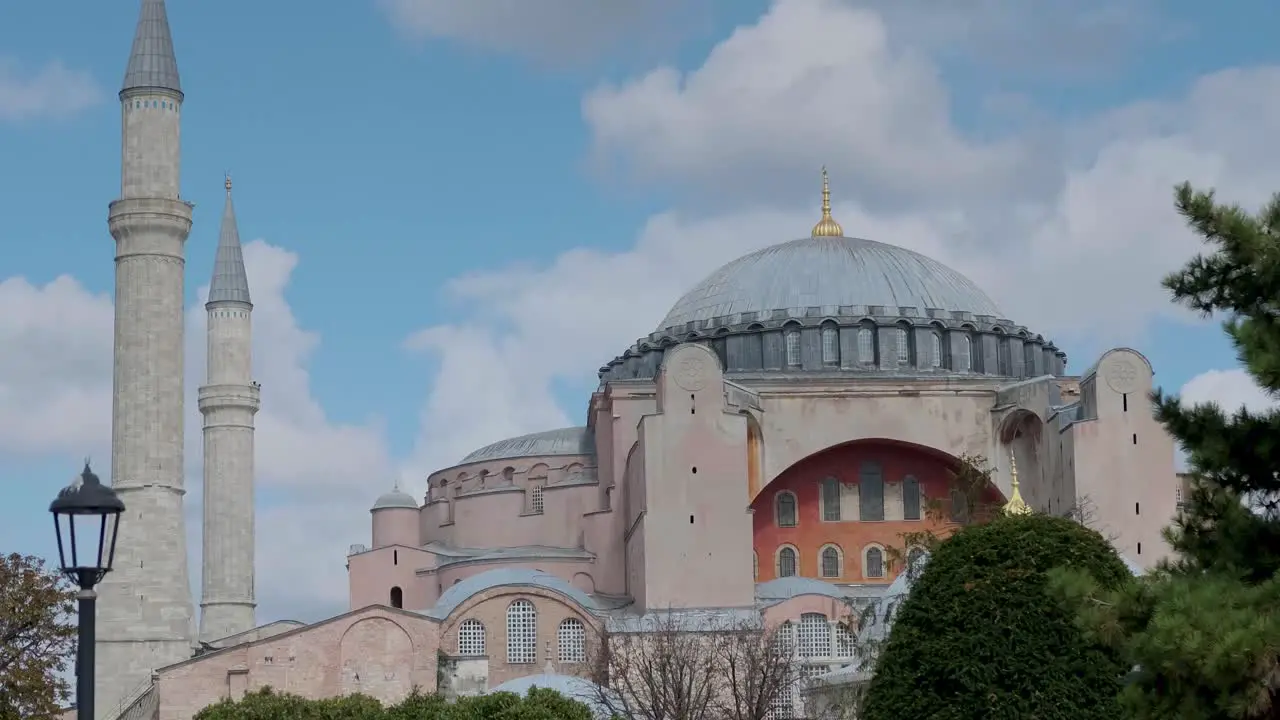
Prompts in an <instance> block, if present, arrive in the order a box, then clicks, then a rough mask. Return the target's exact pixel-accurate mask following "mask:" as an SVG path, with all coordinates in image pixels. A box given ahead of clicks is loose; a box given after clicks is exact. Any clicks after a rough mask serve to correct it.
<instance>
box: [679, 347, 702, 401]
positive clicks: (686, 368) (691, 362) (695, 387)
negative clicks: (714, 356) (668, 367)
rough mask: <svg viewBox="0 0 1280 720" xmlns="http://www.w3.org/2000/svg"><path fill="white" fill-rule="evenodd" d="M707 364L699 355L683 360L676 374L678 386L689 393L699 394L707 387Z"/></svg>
mask: <svg viewBox="0 0 1280 720" xmlns="http://www.w3.org/2000/svg"><path fill="white" fill-rule="evenodd" d="M706 364H707V361H706V360H705V359H703V358H701V357H698V356H697V355H690V356H687V357H685V358H683V359H681V360H680V364H679V365H678V366H677V367H676V369H675V373H674V375H675V381H676V385H679V386H680V387H681V388H683V389H685V390H688V391H689V392H697V391H699V390H701V389H702V388H704V387H706V386H707V373H706Z"/></svg>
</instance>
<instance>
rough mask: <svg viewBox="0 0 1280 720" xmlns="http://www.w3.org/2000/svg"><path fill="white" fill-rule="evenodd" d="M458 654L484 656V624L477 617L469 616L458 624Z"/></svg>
mask: <svg viewBox="0 0 1280 720" xmlns="http://www.w3.org/2000/svg"><path fill="white" fill-rule="evenodd" d="M458 654H459V655H461V656H462V657H482V656H483V655H484V654H485V647H484V625H482V624H480V621H479V620H476V619H475V618H468V619H466V620H463V621H462V624H461V625H459V626H458Z"/></svg>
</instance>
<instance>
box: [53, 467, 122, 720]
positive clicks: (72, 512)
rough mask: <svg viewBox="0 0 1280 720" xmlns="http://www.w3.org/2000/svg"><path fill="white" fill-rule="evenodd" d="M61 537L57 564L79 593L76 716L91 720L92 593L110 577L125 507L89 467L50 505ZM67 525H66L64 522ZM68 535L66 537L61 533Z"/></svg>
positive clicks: (92, 676) (92, 662) (96, 595)
mask: <svg viewBox="0 0 1280 720" xmlns="http://www.w3.org/2000/svg"><path fill="white" fill-rule="evenodd" d="M49 512H51V513H53V526H54V529H55V530H56V531H57V534H58V564H59V565H60V566H61V568H62V572H63V574H64V575H66V576H67V577H69V578H71V582H74V583H75V584H76V585H78V586H79V587H80V592H79V593H78V594H77V595H76V599H77V600H78V601H79V603H80V607H79V616H80V635H79V639H78V642H77V647H76V714H77V715H78V716H79V718H80V720H93V678H94V667H93V664H94V660H93V642H94V637H93V636H94V633H95V627H94V621H95V619H96V618H95V613H96V612H97V609H96V605H97V600H98V594H97V593H95V592H94V591H93V587H94V586H95V585H97V584H98V583H99V582H101V581H102V578H103V576H104V575H106V574H107V573H108V572H110V571H111V563H112V561H113V560H114V559H115V554H116V529H117V527H118V526H119V524H120V515H121V514H122V513H123V512H124V503H123V502H121V501H120V498H118V497H116V494H115V491H114V490H112V489H111V488H109V487H107V486H106V485H103V484H102V482H101V481H100V480H98V476H97V475H94V474H93V471H92V470H90V469H89V463H88V462H85V464H84V472H82V473H80V477H78V478H76V480H75V481H74V482H72V483H71V484H70V485H68V486H66V487H65V488H63V489H62V490H60V491H59V492H58V497H57V498H55V499H54V501H53V502H52V503H50V504H49ZM64 519H65V522H63V520H64ZM64 530H65V532H66V535H65V536H64V535H63V532H64Z"/></svg>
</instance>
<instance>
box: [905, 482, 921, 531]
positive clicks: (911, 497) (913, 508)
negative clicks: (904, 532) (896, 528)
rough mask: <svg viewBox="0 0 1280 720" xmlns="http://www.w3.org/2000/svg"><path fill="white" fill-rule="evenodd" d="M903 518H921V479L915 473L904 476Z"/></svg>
mask: <svg viewBox="0 0 1280 720" xmlns="http://www.w3.org/2000/svg"><path fill="white" fill-rule="evenodd" d="M902 519H903V520H919V519H920V481H919V480H917V479H916V477H915V476H914V475H908V476H906V477H904V478H902Z"/></svg>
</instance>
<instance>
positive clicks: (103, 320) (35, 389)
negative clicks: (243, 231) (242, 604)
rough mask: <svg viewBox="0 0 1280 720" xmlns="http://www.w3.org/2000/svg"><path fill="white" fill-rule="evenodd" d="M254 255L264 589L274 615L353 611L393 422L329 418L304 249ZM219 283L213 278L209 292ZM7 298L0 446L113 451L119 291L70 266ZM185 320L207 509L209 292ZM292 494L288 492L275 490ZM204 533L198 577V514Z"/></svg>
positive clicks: (189, 408)
mask: <svg viewBox="0 0 1280 720" xmlns="http://www.w3.org/2000/svg"><path fill="white" fill-rule="evenodd" d="M244 253H245V266H246V271H247V273H248V275H249V281H250V287H251V288H252V291H253V299H254V303H255V305H254V314H253V321H254V372H255V375H256V379H257V380H258V381H259V382H260V383H261V384H262V397H263V406H262V410H261V412H259V414H258V417H257V427H258V430H257V435H256V441H257V446H256V450H257V452H256V465H257V467H256V470H257V482H258V488H259V491H260V494H259V497H260V498H266V499H268V500H267V501H266V502H261V503H260V508H259V518H258V523H257V533H258V574H259V578H260V582H259V584H258V587H259V593H260V596H261V597H260V600H261V602H262V603H263V609H264V612H265V613H272V612H281V611H283V609H285V608H291V607H294V606H299V605H300V606H301V607H303V608H312V609H315V608H328V609H341V608H342V607H343V604H344V602H345V598H346V581H345V570H343V562H344V557H345V555H346V548H347V546H348V545H349V544H350V543H352V542H362V541H366V540H367V536H368V526H367V519H368V516H367V515H366V514H365V513H364V512H363V510H364V509H365V508H366V507H367V506H368V505H369V504H370V503H371V502H372V498H373V497H375V496H376V495H377V494H378V493H381V492H383V491H384V490H385V489H388V488H389V487H390V486H391V482H392V476H391V472H392V465H391V462H390V460H389V457H388V451H387V448H386V445H385V438H384V433H383V431H382V427H381V425H380V424H378V423H376V422H371V423H366V424H359V425H356V424H348V423H341V422H335V421H334V420H332V419H331V418H328V417H326V415H325V412H324V410H323V408H322V407H321V405H320V402H319V400H318V399H317V398H316V397H315V396H314V395H313V393H312V391H311V386H310V375H309V373H308V364H309V360H310V356H311V354H312V352H314V350H315V349H316V347H317V346H318V344H319V337H318V336H317V335H316V334H315V333H313V332H309V331H307V330H304V329H302V328H301V327H300V326H299V324H298V321H297V318H296V317H295V316H294V314H293V311H292V309H291V308H290V306H289V302H288V298H287V295H286V293H287V290H288V283H289V279H290V277H291V275H292V273H293V270H294V268H295V267H296V265H297V263H298V256H297V255H296V254H294V253H292V252H289V251H287V250H284V249H282V248H279V247H276V246H273V245H270V244H268V243H265V242H263V241H260V240H256V241H254V242H251V243H249V244H247V245H246V246H245V248H244ZM207 291H208V288H207V286H202V287H201V288H200V290H199V296H200V297H204V296H205V295H206V294H207ZM0 307H2V308H4V310H5V312H3V313H0V458H3V457H24V456H39V455H68V456H71V457H74V458H79V457H82V456H84V455H91V456H95V457H108V456H109V454H110V440H111V395H112V392H111V362H112V360H111V357H112V317H113V309H112V305H111V299H110V298H109V297H107V296H105V295H95V294H92V293H90V292H88V291H87V290H85V289H84V288H83V286H81V285H80V284H79V283H78V282H77V281H76V280H75V279H73V278H70V277H60V278H58V279H56V280H54V281H52V282H50V283H48V284H46V285H43V286H38V285H34V284H32V283H30V282H29V281H27V280H25V279H23V278H20V277H17V278H8V279H6V280H3V281H0ZM186 332H187V335H186V352H187V383H186V384H187V403H186V461H187V488H188V490H189V495H188V498H189V499H190V501H191V502H190V503H189V505H190V506H191V507H190V510H191V511H192V512H194V513H196V514H195V515H194V516H195V517H198V516H199V515H198V511H199V510H198V502H199V497H200V486H201V471H202V468H201V447H202V443H201V417H200V413H199V410H198V408H197V407H196V403H195V395H196V388H197V387H198V386H199V385H200V384H201V383H202V382H203V379H204V368H205V362H206V349H205V348H206V345H205V310H204V306H203V302H201V303H198V304H196V305H193V306H192V307H191V308H189V309H188V312H187V329H186ZM98 470H99V472H103V471H105V470H106V467H99V468H98ZM104 476H105V473H104ZM280 496H284V497H286V498H287V500H288V502H287V504H281V503H280V502H279V501H278V500H275V501H273V499H275V498H278V497H280ZM191 536H192V538H194V539H196V540H195V542H193V545H192V554H193V556H194V557H195V558H196V559H197V563H196V564H193V565H192V567H191V573H192V577H193V578H195V582H196V583H197V584H198V583H199V577H200V567H199V564H198V558H199V541H198V538H199V529H198V527H197V526H196V524H193V526H192V528H191ZM335 567H336V570H335ZM337 571H342V572H341V573H338V572H337ZM339 574H340V575H341V577H339ZM264 617H266V616H265V615H264Z"/></svg>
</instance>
